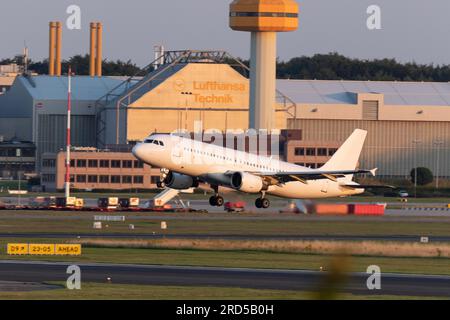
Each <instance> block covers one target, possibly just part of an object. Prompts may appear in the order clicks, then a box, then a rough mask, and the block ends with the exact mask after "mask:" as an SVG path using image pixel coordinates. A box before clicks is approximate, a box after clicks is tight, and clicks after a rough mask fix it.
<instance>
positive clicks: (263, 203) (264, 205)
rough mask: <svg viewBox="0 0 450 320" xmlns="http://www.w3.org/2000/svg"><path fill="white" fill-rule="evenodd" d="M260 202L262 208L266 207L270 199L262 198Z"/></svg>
mask: <svg viewBox="0 0 450 320" xmlns="http://www.w3.org/2000/svg"><path fill="white" fill-rule="evenodd" d="M261 204H262V207H263V209H267V208H269V207H270V201H269V199H267V198H264V199H262V201H261Z"/></svg>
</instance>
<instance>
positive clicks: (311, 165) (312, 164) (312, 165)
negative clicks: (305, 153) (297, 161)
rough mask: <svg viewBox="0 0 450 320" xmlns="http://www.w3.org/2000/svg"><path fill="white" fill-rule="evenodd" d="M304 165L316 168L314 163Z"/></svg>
mask: <svg viewBox="0 0 450 320" xmlns="http://www.w3.org/2000/svg"><path fill="white" fill-rule="evenodd" d="M306 166H307V167H309V168H311V169H315V168H316V164H315V163H307V164H306Z"/></svg>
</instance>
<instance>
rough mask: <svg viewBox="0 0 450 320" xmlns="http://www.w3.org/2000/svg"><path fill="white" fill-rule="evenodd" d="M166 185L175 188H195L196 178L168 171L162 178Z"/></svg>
mask: <svg viewBox="0 0 450 320" xmlns="http://www.w3.org/2000/svg"><path fill="white" fill-rule="evenodd" d="M164 182H165V184H166V186H167V187H169V188H171V189H176V190H185V189H189V188H197V187H198V181H197V179H195V178H193V177H191V176H187V175H184V174H180V173H175V172H172V171H170V172H169V173H168V174H167V177H166V178H165V179H164Z"/></svg>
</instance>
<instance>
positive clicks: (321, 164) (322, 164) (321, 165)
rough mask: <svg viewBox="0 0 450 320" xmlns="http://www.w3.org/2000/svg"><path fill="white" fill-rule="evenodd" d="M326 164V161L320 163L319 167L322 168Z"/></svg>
mask: <svg viewBox="0 0 450 320" xmlns="http://www.w3.org/2000/svg"><path fill="white" fill-rule="evenodd" d="M324 165H325V163H318V164H317V168H322V167H323V166H324Z"/></svg>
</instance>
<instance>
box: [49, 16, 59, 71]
mask: <svg viewBox="0 0 450 320" xmlns="http://www.w3.org/2000/svg"><path fill="white" fill-rule="evenodd" d="M49 26H50V34H49V55H48V75H49V76H58V77H59V76H61V50H62V24H61V22H59V21H58V22H54V21H52V22H50V24H49Z"/></svg>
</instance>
